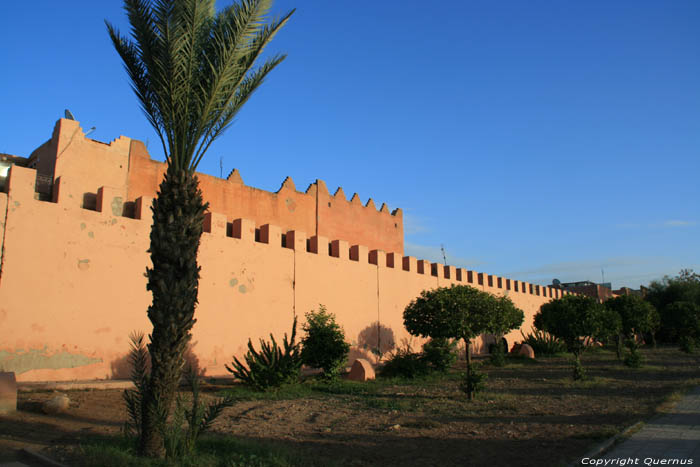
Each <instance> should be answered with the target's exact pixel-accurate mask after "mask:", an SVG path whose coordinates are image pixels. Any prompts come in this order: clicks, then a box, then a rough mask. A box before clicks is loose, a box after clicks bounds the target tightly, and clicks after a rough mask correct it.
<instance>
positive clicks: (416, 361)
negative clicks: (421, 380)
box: [379, 347, 430, 379]
mask: <svg viewBox="0 0 700 467" xmlns="http://www.w3.org/2000/svg"><path fill="white" fill-rule="evenodd" d="M429 372H430V368H429V367H428V360H427V359H426V358H424V356H423V355H422V354H420V353H417V352H413V351H412V350H411V349H410V347H405V348H403V349H396V350H395V351H394V352H393V353H392V354H391V356H390V357H389V358H388V359H387V361H386V363H384V366H383V367H382V368H381V369H380V370H379V375H380V376H382V377H384V378H396V377H401V378H409V379H412V378H415V377H417V376H425V375H427V374H428V373H429Z"/></svg>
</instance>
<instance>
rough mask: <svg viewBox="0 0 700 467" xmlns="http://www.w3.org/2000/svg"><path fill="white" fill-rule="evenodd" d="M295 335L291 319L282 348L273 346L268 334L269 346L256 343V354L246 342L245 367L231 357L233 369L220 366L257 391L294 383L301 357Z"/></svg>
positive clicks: (261, 340)
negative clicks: (289, 335) (290, 325)
mask: <svg viewBox="0 0 700 467" xmlns="http://www.w3.org/2000/svg"><path fill="white" fill-rule="evenodd" d="M296 334H297V319H296V317H295V318H294V323H293V324H292V336H291V339H289V340H288V339H287V334H286V333H285V334H284V341H283V348H280V347H279V346H278V345H277V342H276V341H275V338H274V336H273V335H272V334H270V340H271V342H265V341H264V340H263V339H260V352H258V351H256V350H255V348H253V343H252V342H251V340H250V339H248V352H247V353H246V354H245V357H244V359H245V363H246V364H245V365H244V364H243V363H242V362H241V361H240V360H238V359H237V358H235V357H234V358H233V363H232V365H233V368H231V367H229V366H228V365H224V366H225V367H226V369H227V370H228V371H229V372H231V373H233V376H235V377H236V378H238V379H239V380H241V381H243V383H244V384H246V385H248V386H250V387H252V388H255V389H257V390H259V391H265V390H267V389H270V388H273V387H279V386H282V385H283V384H285V383H291V382H294V381H297V380H298V379H299V374H300V372H301V364H302V357H301V352H300V350H299V344H295V343H294V340H295V338H296Z"/></svg>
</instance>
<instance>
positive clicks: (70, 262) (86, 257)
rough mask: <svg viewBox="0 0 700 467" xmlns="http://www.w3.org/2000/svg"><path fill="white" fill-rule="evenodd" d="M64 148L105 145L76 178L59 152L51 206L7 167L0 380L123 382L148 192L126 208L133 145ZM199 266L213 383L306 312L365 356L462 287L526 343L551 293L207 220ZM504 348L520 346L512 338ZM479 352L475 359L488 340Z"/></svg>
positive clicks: (142, 263)
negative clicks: (424, 303)
mask: <svg viewBox="0 0 700 467" xmlns="http://www.w3.org/2000/svg"><path fill="white" fill-rule="evenodd" d="M66 128H69V126H66ZM60 131H62V130H60ZM71 131H74V130H71ZM76 135H77V133H76ZM76 135H74V138H76ZM66 144H70V145H76V146H78V145H79V144H84V145H86V146H84V147H85V148H88V149H90V150H92V149H93V148H92V146H91V145H93V144H97V145H100V146H99V149H100V151H101V152H98V153H97V154H98V156H97V157H99V158H100V160H102V161H103V163H95V164H94V165H92V166H88V167H83V166H81V164H77V163H75V161H70V160H69V156H68V157H67V156H66V154H70V152H69V151H68V150H66V149H65V147H66V146H62V145H60V144H59V145H57V148H58V149H57V151H58V153H57V158H56V165H55V167H56V175H57V177H60V179H59V181H58V182H57V183H56V184H55V187H54V188H55V189H54V193H53V199H52V200H51V201H45V200H40V199H39V197H38V196H37V193H36V189H37V182H36V179H37V171H36V170H33V169H28V168H24V167H19V166H16V165H14V166H13V167H12V168H11V171H10V177H9V183H8V189H7V191H8V192H7V193H0V234H2V235H1V236H0V238H1V239H2V240H1V241H2V250H1V251H2V260H1V263H0V264H1V266H0V268H1V269H0V329H1V330H2V333H1V335H2V340H0V369H2V370H5V371H14V372H15V373H16V374H17V379H18V380H19V381H46V380H73V379H99V378H119V377H125V376H127V374H126V373H125V361H126V354H127V352H128V349H129V339H128V336H129V334H130V333H131V332H133V331H143V332H145V333H148V332H149V331H150V329H151V325H150V322H149V321H148V319H147V317H146V309H147V308H148V305H149V304H150V301H151V297H150V294H149V293H147V291H146V278H145V277H144V272H145V270H146V267H147V266H148V265H149V264H150V259H149V257H148V255H147V253H146V250H147V249H148V239H149V232H150V225H151V216H150V209H149V207H150V205H151V202H152V197H151V196H148V193H150V192H144V194H141V195H139V197H137V198H135V199H134V198H132V196H133V193H130V192H129V189H131V188H133V185H129V184H126V185H128V187H129V189H127V186H126V185H125V180H127V179H128V177H129V176H130V174H131V173H132V172H133V165H131V166H130V163H131V162H133V160H134V157H131V156H133V151H132V148H133V146H134V144H133V141H131V140H129V139H128V138H124V137H121V138H119V139H117V140H115V141H113V142H112V143H111V144H109V145H105V144H102V143H95V142H90V141H83V142H80V141H79V140H76V139H74V141H73V142H71V143H66ZM62 148H63V149H62ZM130 154H131V156H130ZM105 174H108V176H107V175H105ZM102 180H104V181H105V182H104V183H102V184H101V183H100V181H102ZM145 185H146V183H145V182H144V186H145ZM323 188H325V186H324V187H323ZM286 190H288V193H293V192H294V193H297V192H295V191H293V190H292V188H291V187H287V188H286ZM284 191H285V190H284V189H283V190H281V191H280V193H284ZM86 194H87V195H89V196H88V197H86ZM278 194H279V193H278ZM297 194H298V193H297ZM304 195H305V194H300V196H304ZM329 196H330V195H329ZM331 198H332V197H331ZM318 199H321V198H320V197H319V198H318ZM86 200H87V201H88V202H87V203H86V202H85V201H86ZM222 202H223V201H222ZM331 202H332V201H331ZM346 202H347V201H346ZM129 203H132V204H133V205H132V206H131V207H130V208H128V209H127V204H129ZM350 204H352V203H350ZM348 209H355V207H353V206H350V207H349V208H348ZM359 209H368V208H365V207H364V206H360V207H359ZM380 214H382V215H384V214H386V213H382V212H380ZM390 217H391V216H389V215H387V218H390ZM299 222H300V225H301V224H303V222H304V221H303V219H302V220H300V221H299ZM256 231H257V232H256ZM256 238H257V240H256ZM199 262H200V265H201V268H202V270H201V279H200V289H199V305H198V307H197V311H196V314H195V317H196V319H197V323H196V324H195V326H194V329H193V342H194V347H193V352H194V354H195V355H196V357H197V359H198V360H199V365H200V366H201V367H202V368H204V369H205V371H206V374H208V375H226V374H227V372H226V370H225V368H224V364H226V363H230V361H231V359H232V356H233V355H236V356H238V357H239V358H240V357H241V356H242V355H243V353H244V351H245V347H246V344H247V341H248V339H249V338H252V339H253V342H255V343H257V340H258V338H262V337H265V338H266V337H268V336H269V333H274V334H275V336H279V337H281V336H282V335H283V334H284V333H289V332H290V328H291V324H292V320H293V318H294V316H298V317H299V319H300V322H299V325H300V326H301V325H302V324H303V321H304V313H305V312H308V311H309V310H311V309H317V308H318V306H319V304H323V305H324V306H326V307H327V309H328V310H329V311H331V312H332V313H334V314H335V315H336V317H337V320H338V322H339V323H340V324H341V325H342V326H343V328H344V330H345V332H346V338H347V340H348V341H349V342H351V343H352V344H353V345H354V346H355V349H354V351H355V352H366V349H364V350H363V349H360V348H359V347H361V346H362V345H365V346H370V347H371V345H372V343H371V342H369V343H368V342H367V341H366V340H362V339H361V336H363V335H367V330H371V329H372V328H373V327H375V326H376V324H377V322H379V323H380V324H381V325H382V326H384V327H387V328H389V329H390V330H391V332H393V334H394V340H395V342H397V343H398V342H400V341H401V340H402V339H404V338H405V339H409V338H410V336H409V335H408V334H407V333H406V331H405V330H404V328H403V322H402V313H403V309H404V308H405V307H406V305H408V304H409V303H410V301H411V300H412V299H414V298H415V297H416V296H418V295H419V294H420V292H421V291H422V290H424V289H429V288H434V287H437V286H443V285H449V284H451V283H457V284H468V285H472V286H474V287H478V288H480V289H482V290H485V291H488V292H491V293H494V294H498V295H501V294H508V295H509V296H510V297H511V298H512V299H513V301H514V302H515V303H516V305H518V306H519V307H520V308H522V309H523V310H524V311H525V314H526V321H525V324H524V325H523V329H524V330H525V331H528V330H529V329H530V328H531V325H532V317H533V316H534V314H535V312H536V311H537V310H538V309H539V307H540V306H541V305H542V304H543V303H545V302H547V301H549V300H551V297H553V296H554V295H553V293H559V291H557V290H552V289H550V288H545V287H542V288H540V287H539V286H532V285H531V284H526V283H523V282H518V281H512V280H510V279H505V278H498V277H495V276H489V275H487V274H483V273H482V274H480V273H477V272H475V271H467V270H464V269H457V268H454V267H446V266H443V265H438V264H430V263H428V262H427V261H421V260H417V259H416V258H410V257H404V256H403V252H402V251H401V250H400V249H398V247H397V250H394V251H388V252H385V251H384V250H381V249H377V248H373V249H370V248H369V247H367V246H366V245H362V244H357V243H354V242H353V243H349V242H347V240H345V239H343V238H333V237H331V238H328V237H325V236H322V235H318V234H317V232H315V231H312V232H306V231H305V230H301V229H289V228H288V227H287V228H282V227H281V226H278V225H275V224H272V223H268V224H259V223H256V222H255V221H254V220H252V219H247V218H245V217H231V215H230V214H228V213H222V212H217V211H216V210H214V209H212V212H211V213H210V214H208V215H207V219H206V221H205V233H204V234H203V237H202V242H201V246H200V253H199ZM516 285H517V288H516ZM507 338H508V340H509V342H514V341H515V340H519V339H520V332H519V331H515V332H513V333H511V335H509V336H507ZM476 343H477V350H483V349H484V346H485V344H486V343H488V342H487V341H485V340H483V339H481V340H478V341H477V342H476Z"/></svg>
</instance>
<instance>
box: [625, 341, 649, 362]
mask: <svg viewBox="0 0 700 467" xmlns="http://www.w3.org/2000/svg"><path fill="white" fill-rule="evenodd" d="M625 344H626V345H627V348H628V349H629V351H630V354H629V355H628V356H626V357H625V360H624V363H625V365H626V366H628V367H630V368H639V367H641V366H642V365H643V364H644V357H642V354H640V353H639V345H638V344H637V341H636V339H634V338H631V339H628V340H627V342H626V343H625Z"/></svg>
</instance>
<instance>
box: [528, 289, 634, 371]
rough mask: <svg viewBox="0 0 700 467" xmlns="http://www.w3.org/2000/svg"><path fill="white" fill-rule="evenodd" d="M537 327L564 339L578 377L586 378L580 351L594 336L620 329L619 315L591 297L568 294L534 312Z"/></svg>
mask: <svg viewBox="0 0 700 467" xmlns="http://www.w3.org/2000/svg"><path fill="white" fill-rule="evenodd" d="M534 322H535V323H534V324H535V327H536V328H538V329H542V330H544V331H547V332H548V333H550V334H552V335H553V336H555V337H557V338H559V339H561V340H562V341H564V342H565V343H566V348H567V350H568V351H569V352H571V353H572V354H573V355H574V371H573V376H574V379H575V380H578V379H581V378H583V374H584V372H583V366H582V365H581V354H582V353H583V351H584V350H585V349H586V347H587V342H588V341H590V340H591V339H601V338H605V337H608V336H611V335H615V334H616V333H618V332H619V329H620V317H619V315H617V313H614V312H612V311H610V310H608V309H606V308H605V307H603V306H602V305H601V304H600V303H598V302H597V301H596V300H594V299H593V298H590V297H585V296H582V295H566V296H564V297H562V298H559V299H556V300H552V301H551V302H549V303H545V304H544V305H542V307H540V311H539V312H538V313H537V314H536V315H535V320H534Z"/></svg>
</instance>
